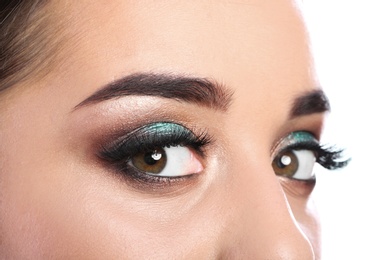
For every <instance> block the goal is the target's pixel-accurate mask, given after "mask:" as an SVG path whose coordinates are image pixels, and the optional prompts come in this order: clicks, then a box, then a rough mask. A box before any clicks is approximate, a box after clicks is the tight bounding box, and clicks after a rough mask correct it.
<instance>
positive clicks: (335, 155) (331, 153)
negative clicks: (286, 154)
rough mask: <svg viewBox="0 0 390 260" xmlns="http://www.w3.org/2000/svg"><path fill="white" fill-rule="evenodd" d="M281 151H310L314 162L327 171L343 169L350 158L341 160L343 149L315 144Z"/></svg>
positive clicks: (306, 144)
mask: <svg viewBox="0 0 390 260" xmlns="http://www.w3.org/2000/svg"><path fill="white" fill-rule="evenodd" d="M283 150H311V151H313V152H314V153H315V154H316V162H317V163H318V164H320V165H321V166H322V167H324V168H326V169H328V170H336V169H341V168H344V167H345V166H347V165H348V163H349V161H350V160H351V159H350V158H348V159H343V157H344V156H343V153H344V149H338V148H336V147H335V146H325V145H321V144H319V143H315V142H303V143H296V144H292V145H290V146H288V147H287V148H285V149H283Z"/></svg>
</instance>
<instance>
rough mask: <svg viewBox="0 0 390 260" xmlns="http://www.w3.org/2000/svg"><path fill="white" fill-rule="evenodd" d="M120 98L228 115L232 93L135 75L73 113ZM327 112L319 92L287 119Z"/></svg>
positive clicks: (197, 82)
mask: <svg viewBox="0 0 390 260" xmlns="http://www.w3.org/2000/svg"><path fill="white" fill-rule="evenodd" d="M123 96H156V97H163V98H169V99H175V100H178V101H185V102H190V103H195V104H198V105H201V106H205V107H209V108H213V109H216V110H220V111H227V109H228V108H229V106H230V104H231V102H232V96H233V91H232V90H231V89H228V88H227V87H226V86H225V85H223V84H221V83H218V82H217V81H215V80H210V79H206V78H199V77H188V76H183V75H174V74H155V73H135V74H132V75H129V76H126V77H124V78H121V79H119V80H116V81H114V82H112V83H109V84H107V85H105V86H103V87H102V88H100V89H99V90H97V91H96V92H95V93H93V94H92V95H91V96H89V97H88V98H86V99H85V100H83V101H82V102H80V103H79V104H78V105H77V106H75V108H74V109H79V108H81V107H84V106H87V105H91V104H96V103H99V102H102V101H105V100H110V99H115V98H120V97H123ZM329 110H330V105H329V101H328V98H327V97H326V95H325V93H324V92H323V91H322V90H320V89H318V90H314V91H310V92H307V93H304V94H303V95H301V96H298V97H297V98H295V99H294V100H293V104H292V108H291V110H290V116H289V117H290V119H292V118H295V117H299V116H304V115H309V114H314V113H323V112H326V111H329Z"/></svg>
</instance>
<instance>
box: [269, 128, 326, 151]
mask: <svg viewBox="0 0 390 260" xmlns="http://www.w3.org/2000/svg"><path fill="white" fill-rule="evenodd" d="M298 132H302V133H307V134H310V135H311V136H312V137H313V143H317V145H319V140H318V139H317V138H316V137H315V135H314V134H313V133H311V132H310V131H304V130H302V131H294V132H290V133H289V134H287V135H284V136H283V137H281V138H279V140H278V141H277V142H276V143H275V145H274V146H273V148H272V149H271V157H272V158H275V156H276V154H277V153H279V152H281V151H283V150H285V149H288V148H289V147H291V144H290V145H285V146H284V147H282V144H283V142H285V141H286V138H288V137H289V136H290V135H292V134H294V133H298ZM297 143H298V142H297ZM297 143H294V144H297ZM300 144H302V142H300Z"/></svg>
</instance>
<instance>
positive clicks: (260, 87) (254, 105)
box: [0, 0, 324, 259]
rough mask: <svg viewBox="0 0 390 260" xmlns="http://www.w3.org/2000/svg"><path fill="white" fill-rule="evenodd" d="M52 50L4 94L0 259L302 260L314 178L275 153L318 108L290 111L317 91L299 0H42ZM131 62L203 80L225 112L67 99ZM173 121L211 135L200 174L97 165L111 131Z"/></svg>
mask: <svg viewBox="0 0 390 260" xmlns="http://www.w3.org/2000/svg"><path fill="white" fill-rule="evenodd" d="M46 8H47V10H48V11H50V12H51V14H52V15H51V16H50V23H48V26H49V27H50V26H57V27H58V28H59V29H60V30H61V37H63V38H61V41H60V42H61V45H60V46H61V47H60V48H58V49H57V51H58V53H57V54H58V55H57V56H56V59H55V61H54V63H53V65H52V66H51V69H50V71H49V72H48V73H47V76H45V77H34V76H31V77H30V78H29V79H28V80H27V81H24V82H20V83H19V84H18V85H17V86H14V87H13V89H11V90H10V91H9V92H8V93H7V94H6V95H5V96H3V97H2V101H1V103H2V104H1V105H0V143H1V146H0V219H1V221H0V230H1V232H0V239H1V240H0V242H1V243H0V258H2V259H3V258H11V259H71V258H77V259H314V258H319V257H320V239H319V235H320V234H319V233H320V232H319V225H318V222H317V216H316V212H315V209H314V207H313V204H312V201H311V198H310V192H311V190H312V188H313V187H311V186H310V185H306V184H303V183H302V182H300V181H291V180H286V179H284V178H282V177H278V176H276V175H275V173H274V171H273V169H272V166H271V162H272V149H273V147H275V144H276V143H277V142H278V140H280V138H282V137H283V136H285V135H287V134H289V133H290V132H293V131H299V130H305V131H310V132H313V133H314V134H315V135H316V136H320V133H321V128H322V123H323V116H324V115H323V114H322V113H318V114H310V115H306V116H301V117H298V118H296V119H294V120H290V119H289V113H290V109H291V105H292V102H293V100H294V98H295V97H297V96H299V95H301V94H303V93H306V92H307V91H311V90H314V89H316V88H317V87H318V83H317V81H316V77H315V71H314V68H313V63H312V58H311V53H310V44H309V39H308V35H307V32H306V29H305V26H304V23H303V20H302V17H301V11H300V8H299V1H297V2H296V1H290V0H257V1H250V0H248V1H240V0H237V1H222V0H221V1H210V0H208V1H174V0H164V1H160V0H158V1H149V0H145V1H144V0H143V1H125V0H116V1H87V0H80V1H51V3H49V5H48V6H47V7H46ZM140 72H145V73H148V72H153V73H170V74H180V75H190V76H195V77H205V78H210V79H213V80H216V81H219V82H222V83H223V84H224V85H226V87H227V88H228V89H230V90H231V91H232V92H234V94H233V96H232V103H231V105H230V107H229V108H228V109H227V110H226V111H216V110H213V109H212V108H208V107H204V106H200V105H197V104H193V103H187V102H181V101H177V100H171V99H164V98H159V97H144V96H137V97H135V96H126V97H121V98H116V99H110V100H106V101H103V102H97V103H96V104H91V105H88V106H85V107H81V108H79V109H76V110H75V109H74V107H75V106H77V105H78V104H79V103H80V102H82V101H83V100H84V99H86V98H87V97H88V96H90V95H92V94H93V93H94V92H95V91H96V90H98V89H99V88H100V87H101V86H103V85H105V84H108V83H109V82H112V81H113V80H116V79H118V78H121V77H124V76H127V75H130V74H133V73H140ZM145 118H146V119H147V120H148V121H159V120H160V121H161V120H163V119H164V120H166V119H169V120H171V121H174V122H180V123H182V124H185V125H188V126H193V127H195V128H196V129H206V130H207V132H208V133H209V134H210V135H211V136H213V138H214V142H213V144H212V145H211V146H210V149H209V151H208V152H207V157H206V159H204V160H202V164H203V166H204V170H203V172H201V173H200V176H199V177H197V178H196V181H190V182H183V183H182V184H180V185H174V186H172V187H168V188H156V189H148V188H145V189H143V188H142V186H140V187H135V186H134V185H133V186H132V185H129V184H128V182H126V181H124V180H123V178H118V177H117V176H116V175H115V173H113V171H112V169H111V168H109V167H105V166H103V165H102V164H100V163H99V162H98V160H97V158H96V156H95V155H96V151H97V149H98V148H99V144H100V143H101V142H102V140H103V139H104V138H105V137H107V136H109V134H110V133H112V132H113V131H115V130H116V129H123V128H126V127H131V126H133V125H136V124H139V123H140V122H141V123H142V122H143V120H145Z"/></svg>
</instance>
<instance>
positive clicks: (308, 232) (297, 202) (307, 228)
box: [286, 194, 321, 256]
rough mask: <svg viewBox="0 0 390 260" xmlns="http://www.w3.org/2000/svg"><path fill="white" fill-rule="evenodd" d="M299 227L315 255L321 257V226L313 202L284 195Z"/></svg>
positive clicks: (308, 199)
mask: <svg viewBox="0 0 390 260" xmlns="http://www.w3.org/2000/svg"><path fill="white" fill-rule="evenodd" d="M286 197H287V200H288V202H289V204H290V207H291V210H292V213H293V214H294V217H295V219H296V221H297V222H298V225H299V227H300V228H301V230H302V232H303V233H304V234H305V236H306V237H307V238H308V239H309V241H310V242H311V244H312V247H313V250H314V252H315V255H317V256H320V255H321V225H320V221H319V216H318V212H317V209H316V207H315V205H314V202H313V201H312V200H311V199H310V197H309V198H307V197H305V198H302V197H301V198H300V197H293V196H290V195H289V194H286Z"/></svg>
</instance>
